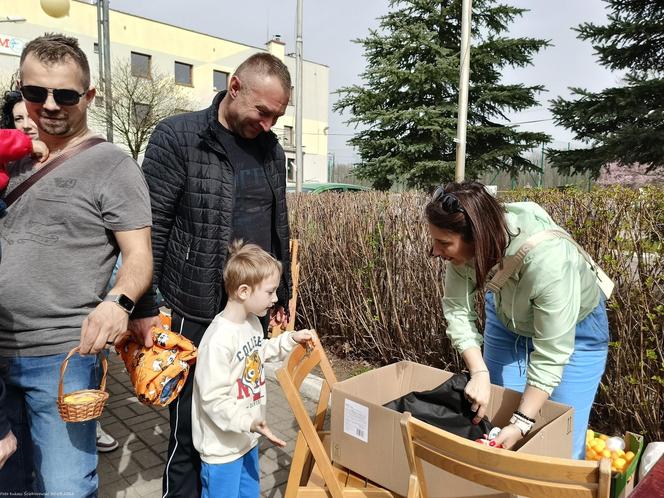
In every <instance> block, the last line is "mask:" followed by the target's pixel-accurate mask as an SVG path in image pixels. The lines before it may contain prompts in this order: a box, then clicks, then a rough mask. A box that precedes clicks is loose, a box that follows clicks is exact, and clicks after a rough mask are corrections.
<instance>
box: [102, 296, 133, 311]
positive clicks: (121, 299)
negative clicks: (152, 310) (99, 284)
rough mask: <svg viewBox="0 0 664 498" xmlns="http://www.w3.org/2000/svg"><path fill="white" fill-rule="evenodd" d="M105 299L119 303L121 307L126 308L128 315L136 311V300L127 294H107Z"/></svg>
mask: <svg viewBox="0 0 664 498" xmlns="http://www.w3.org/2000/svg"><path fill="white" fill-rule="evenodd" d="M104 301H111V302H113V303H115V304H117V305H118V306H120V308H122V309H123V310H125V311H126V312H127V314H128V315H131V313H132V312H133V311H134V306H135V303H134V301H132V300H131V299H130V298H129V297H127V296H126V295H125V294H107V295H106V297H105V298H104Z"/></svg>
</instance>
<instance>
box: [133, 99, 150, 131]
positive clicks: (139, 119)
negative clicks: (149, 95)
mask: <svg viewBox="0 0 664 498" xmlns="http://www.w3.org/2000/svg"><path fill="white" fill-rule="evenodd" d="M148 114H150V106H149V105H148V104H143V103H141V102H134V124H135V125H136V126H141V125H142V124H143V122H144V121H145V119H146V118H147V117H148Z"/></svg>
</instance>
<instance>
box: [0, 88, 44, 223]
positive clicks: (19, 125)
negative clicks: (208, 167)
mask: <svg viewBox="0 0 664 498" xmlns="http://www.w3.org/2000/svg"><path fill="white" fill-rule="evenodd" d="M0 128H3V129H0V193H2V191H3V190H5V189H6V188H7V185H8V184H9V172H8V171H7V163H9V162H11V161H17V160H18V159H21V158H22V157H25V156H27V155H28V154H32V155H33V156H34V157H35V158H36V159H38V160H39V161H41V162H44V161H46V159H48V155H49V152H48V147H46V144H45V143H44V142H42V141H40V140H38V138H39V135H38V132H37V125H36V124H35V122H34V121H33V120H32V119H30V116H28V111H27V109H26V107H25V102H23V97H22V96H21V93H20V92H16V91H9V92H5V95H4V100H3V102H2V115H1V116H0ZM5 207H6V206H5V203H4V201H3V200H2V199H0V216H2V215H3V214H4V211H5Z"/></svg>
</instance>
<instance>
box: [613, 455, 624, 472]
mask: <svg viewBox="0 0 664 498" xmlns="http://www.w3.org/2000/svg"><path fill="white" fill-rule="evenodd" d="M613 463H614V465H615V466H616V470H617V471H618V472H622V471H623V470H625V465H627V461H626V460H625V459H624V458H616V459H615V460H614V462H613Z"/></svg>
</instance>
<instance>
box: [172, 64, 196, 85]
mask: <svg viewBox="0 0 664 498" xmlns="http://www.w3.org/2000/svg"><path fill="white" fill-rule="evenodd" d="M193 69H194V66H192V65H191V64H185V63H184V62H177V61H176V62H175V83H177V84H178V85H186V86H193V77H192V72H193Z"/></svg>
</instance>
